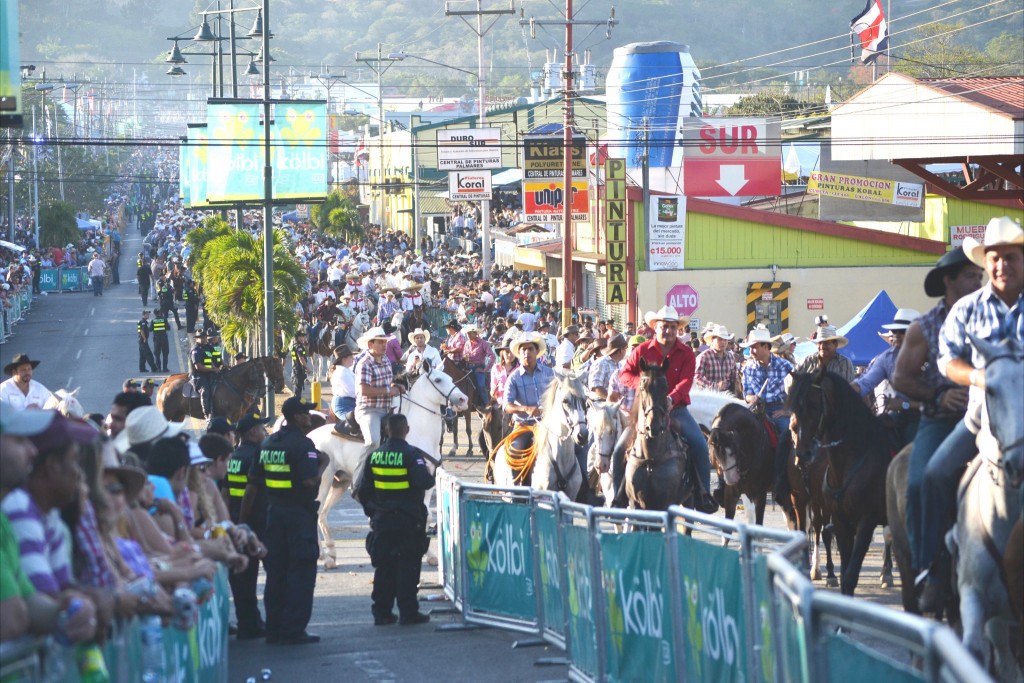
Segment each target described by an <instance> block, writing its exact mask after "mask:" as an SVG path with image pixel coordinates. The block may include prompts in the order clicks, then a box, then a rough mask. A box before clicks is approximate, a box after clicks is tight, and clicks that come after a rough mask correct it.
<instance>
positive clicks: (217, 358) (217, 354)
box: [206, 324, 224, 370]
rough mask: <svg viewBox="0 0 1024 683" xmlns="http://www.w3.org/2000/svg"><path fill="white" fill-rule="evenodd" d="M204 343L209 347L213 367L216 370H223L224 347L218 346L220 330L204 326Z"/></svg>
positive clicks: (211, 326)
mask: <svg viewBox="0 0 1024 683" xmlns="http://www.w3.org/2000/svg"><path fill="white" fill-rule="evenodd" d="M206 343H207V344H209V346H210V355H211V356H213V366H214V367H215V368H217V369H218V370H223V369H224V347H223V346H221V344H220V330H218V329H217V328H216V327H214V326H213V325H212V324H211V325H207V326H206Z"/></svg>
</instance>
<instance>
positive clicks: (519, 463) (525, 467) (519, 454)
mask: <svg viewBox="0 0 1024 683" xmlns="http://www.w3.org/2000/svg"><path fill="white" fill-rule="evenodd" d="M531 432H533V430H532V429H530V427H527V426H519V427H516V428H515V429H513V430H512V433H511V434H509V435H508V436H506V437H505V438H504V439H502V440H501V441H500V442H499V443H498V445H497V446H495V447H494V451H493V452H492V453H491V458H492V459H493V458H494V457H495V456H496V455H497V454H498V451H500V450H501V448H502V446H504V447H505V463H506V464H508V466H509V467H510V468H511V469H512V471H513V472H516V471H518V472H519V474H517V475H515V478H514V479H513V480H512V483H513V484H515V485H516V486H522V484H523V482H524V481H525V480H526V477H527V476H528V475H529V474H530V472H532V471H533V464H534V463H535V462H536V461H537V439H536V438H534V439H533V443H532V444H531V445H530V447H529V448H516V447H514V446H513V445H512V442H513V441H514V440H515V439H516V438H517V437H519V436H522V435H523V434H528V433H531Z"/></svg>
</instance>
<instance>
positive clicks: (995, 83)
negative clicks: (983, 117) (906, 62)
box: [920, 76, 1024, 120]
mask: <svg viewBox="0 0 1024 683" xmlns="http://www.w3.org/2000/svg"><path fill="white" fill-rule="evenodd" d="M920 82H921V83H923V84H924V85H926V86H928V87H929V88H934V89H935V90H941V91H943V92H947V93H949V94H950V95H955V96H957V97H959V98H961V99H964V100H967V101H968V102H973V103H974V104H979V105H981V106H983V107H987V108H988V109H993V110H995V111H998V112H1002V113H1004V114H1009V115H1010V116H1012V117H1013V118H1014V120H1019V119H1024V78H1022V77H1020V76H1012V77H990V78H922V79H920Z"/></svg>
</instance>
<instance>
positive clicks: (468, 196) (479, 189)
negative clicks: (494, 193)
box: [448, 170, 491, 202]
mask: <svg viewBox="0 0 1024 683" xmlns="http://www.w3.org/2000/svg"><path fill="white" fill-rule="evenodd" d="M490 198H491V172H490V170H487V171H451V172H449V173H448V199H450V200H452V201H459V202H461V201H485V200H489V199H490Z"/></svg>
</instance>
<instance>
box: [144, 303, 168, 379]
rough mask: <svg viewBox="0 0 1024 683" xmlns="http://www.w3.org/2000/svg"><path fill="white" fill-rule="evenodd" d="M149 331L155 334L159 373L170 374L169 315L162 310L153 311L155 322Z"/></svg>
mask: <svg viewBox="0 0 1024 683" xmlns="http://www.w3.org/2000/svg"><path fill="white" fill-rule="evenodd" d="M149 329H150V331H152V333H153V357H154V359H155V360H156V367H157V371H158V372H170V370H168V369H167V357H168V356H169V355H170V353H171V345H170V340H169V339H168V337H167V314H166V313H164V311H163V310H162V309H159V308H157V309H155V310H154V311H153V320H152V321H150V324H149Z"/></svg>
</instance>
